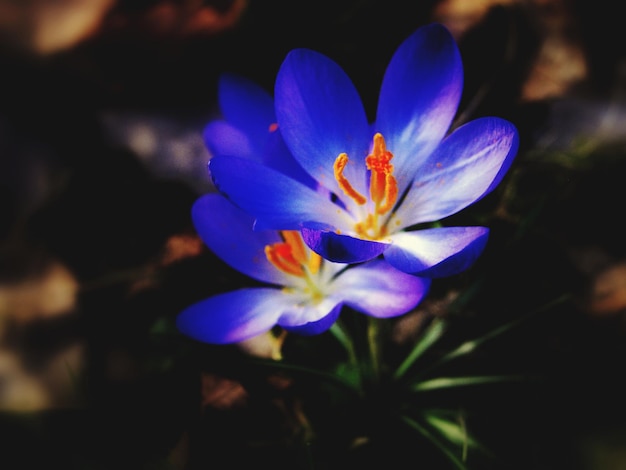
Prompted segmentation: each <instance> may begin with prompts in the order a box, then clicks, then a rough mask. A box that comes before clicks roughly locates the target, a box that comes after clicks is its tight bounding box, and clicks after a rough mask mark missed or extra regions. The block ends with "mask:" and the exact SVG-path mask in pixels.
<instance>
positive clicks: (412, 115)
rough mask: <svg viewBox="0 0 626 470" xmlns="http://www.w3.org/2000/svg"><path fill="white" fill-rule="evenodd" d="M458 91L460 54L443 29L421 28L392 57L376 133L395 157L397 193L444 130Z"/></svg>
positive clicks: (378, 112) (377, 117)
mask: <svg viewBox="0 0 626 470" xmlns="http://www.w3.org/2000/svg"><path fill="white" fill-rule="evenodd" d="M462 88H463V66H462V63H461V57H460V54H459V50H458V48H457V45H456V43H455V41H454V38H453V37H452V35H451V34H450V33H449V32H448V30H447V29H445V28H444V27H443V26H442V25H439V24H431V25H427V26H424V27H422V28H419V29H418V30H417V31H416V32H415V33H413V34H412V35H411V36H409V37H408V38H407V39H406V40H405V41H404V42H403V43H402V44H401V45H400V47H398V49H397V50H396V52H395V53H394V55H393V57H392V59H391V62H390V63H389V66H388V67H387V70H386V72H385V76H384V79H383V83H382V87H381V91H380V97H379V101H378V111H377V114H376V130H377V131H378V132H381V133H382V134H383V136H384V137H385V139H386V141H387V148H388V149H389V150H390V151H391V152H392V153H393V154H394V156H395V158H394V166H395V167H396V171H395V175H396V177H397V178H398V183H399V185H400V188H404V187H406V184H407V183H408V181H407V179H408V180H410V178H412V176H413V175H414V174H415V171H416V169H417V168H418V166H419V165H420V164H421V162H423V161H424V159H425V158H426V157H427V156H428V155H429V154H430V152H432V150H433V149H434V148H435V146H436V145H437V144H438V143H439V142H440V141H441V139H442V138H443V137H444V135H445V134H446V132H447V131H448V129H449V127H450V124H451V122H452V119H453V118H454V115H455V114H456V111H457V107H458V104H459V100H460V98H461V92H462Z"/></svg>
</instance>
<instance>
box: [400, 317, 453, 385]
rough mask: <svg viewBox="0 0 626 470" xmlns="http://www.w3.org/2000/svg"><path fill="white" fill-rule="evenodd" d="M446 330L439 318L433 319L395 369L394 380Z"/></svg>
mask: <svg viewBox="0 0 626 470" xmlns="http://www.w3.org/2000/svg"><path fill="white" fill-rule="evenodd" d="M445 328H446V324H445V322H444V320H442V319H440V318H436V319H434V320H433V321H432V322H431V323H430V325H429V326H428V328H427V329H426V331H425V332H424V334H423V335H422V336H421V337H420V338H419V339H418V341H417V342H416V343H415V346H414V347H413V349H412V350H411V352H410V353H409V354H408V355H407V357H406V359H405V360H404V361H403V362H402V364H400V366H399V367H398V368H397V369H396V371H395V373H394V374H393V377H394V378H395V379H399V378H401V377H402V376H403V375H404V374H405V372H406V371H407V370H408V369H409V368H410V367H411V366H412V365H413V363H414V362H415V361H416V360H417V359H418V358H419V357H420V356H421V355H422V354H424V352H425V351H427V350H428V348H430V347H431V346H432V345H433V344H434V343H435V342H436V341H437V340H438V339H439V338H441V336H442V335H443V333H444V331H445Z"/></svg>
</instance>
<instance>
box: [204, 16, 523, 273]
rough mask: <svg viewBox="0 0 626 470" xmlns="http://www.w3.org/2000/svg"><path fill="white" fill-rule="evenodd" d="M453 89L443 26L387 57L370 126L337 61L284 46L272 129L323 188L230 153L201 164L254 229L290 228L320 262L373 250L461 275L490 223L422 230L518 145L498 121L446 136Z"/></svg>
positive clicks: (486, 187)
mask: <svg viewBox="0 0 626 470" xmlns="http://www.w3.org/2000/svg"><path fill="white" fill-rule="evenodd" d="M462 82H463V68H462V63H461V57H460V53H459V50H458V47H457V45H456V43H455V42H454V39H453V38H452V36H451V35H450V33H449V32H448V30H447V29H445V28H444V27H443V26H442V25H439V24H431V25H427V26H424V27H422V28H419V29H418V30H417V31H416V32H415V33H413V34H412V35H411V36H410V37H409V38H407V39H406V40H405V41H404V42H403V43H402V44H401V45H400V47H399V48H398V49H397V51H396V52H395V53H394V55H393V57H392V59H391V62H390V63H389V65H388V67H387V70H386V73H385V76H384V79H383V83H382V87H381V91H380V96H379V101H378V110H377V115H376V121H375V122H374V123H373V124H370V123H368V120H367V117H366V113H365V110H364V107H363V104H362V102H361V99H360V97H359V95H358V93H357V91H356V89H355V87H354V85H353V83H352V82H351V81H350V79H349V78H348V76H347V75H346V74H345V73H344V71H343V70H342V69H341V68H340V67H339V66H338V65H337V64H336V63H334V62H333V61H332V60H330V59H329V58H327V57H325V56H324V55H322V54H319V53H317V52H314V51H311V50H307V49H296V50H293V51H291V52H290V53H289V54H288V55H287V57H286V58H285V60H284V62H283V64H282V66H281V67H280V70H279V73H278V76H277V79H276V84H275V90H274V95H275V96H274V100H275V112H276V117H277V123H278V129H279V130H280V134H281V136H282V139H284V142H285V143H286V145H287V147H288V148H289V150H290V152H291V154H292V155H293V157H294V158H295V160H297V161H298V162H299V164H300V165H301V166H302V168H304V169H305V170H306V171H307V172H308V173H309V175H311V176H312V177H313V179H314V180H315V181H317V182H318V184H319V185H320V186H322V187H323V188H326V191H319V190H313V189H311V188H310V187H308V186H306V185H304V184H302V183H301V182H299V181H297V180H295V179H294V178H290V177H288V176H286V175H285V174H284V173H280V172H277V171H276V170H275V169H272V168H270V167H268V166H267V165H263V164H260V163H258V162H255V161H251V160H249V159H244V158H240V157H238V156H237V155H236V154H235V153H233V154H231V155H228V156H217V157H216V158H213V159H212V160H211V161H210V163H209V165H210V166H209V169H210V172H211V174H212V178H213V181H214V183H215V184H216V186H217V188H218V189H219V190H220V191H221V192H222V193H223V194H225V195H227V196H228V197H229V198H230V199H231V200H232V201H233V202H234V203H235V204H237V205H238V206H239V207H241V208H243V209H244V210H246V211H247V212H249V213H250V214H252V215H253V216H254V217H255V219H256V228H257V229H262V228H272V229H280V230H299V231H300V232H301V234H302V236H303V239H304V240H305V242H306V243H307V245H308V246H309V247H310V248H311V249H313V250H314V251H315V252H316V253H318V254H320V255H321V256H322V257H324V258H325V259H328V260H331V261H336V262H344V263H357V262H362V261H367V260H370V259H373V258H376V257H378V256H379V255H381V254H382V255H383V256H384V259H385V260H386V261H387V262H389V263H390V264H392V265H393V266H394V267H396V268H398V269H400V270H401V271H404V272H407V273H412V274H416V275H419V276H427V277H431V278H436V277H443V276H450V275H453V274H456V273H459V272H461V271H463V270H465V269H467V268H468V267H469V266H471V264H472V263H473V262H474V261H475V260H476V259H477V258H478V256H479V255H480V253H481V252H482V251H483V249H484V247H485V244H486V242H487V237H488V233H489V230H488V228H486V227H476V226H467V227H454V226H440V227H432V226H431V225H432V223H433V222H438V221H441V220H442V219H444V218H446V217H448V216H450V215H453V214H455V213H457V212H459V211H460V210H462V209H464V208H466V207H467V206H469V205H470V204H473V203H474V202H476V201H478V200H480V199H481V198H483V197H484V196H485V195H487V194H488V193H489V192H491V191H492V190H493V189H494V188H495V187H496V186H497V185H498V183H499V182H500V181H501V180H502V178H503V177H504V175H505V173H506V171H507V170H508V168H509V167H510V165H511V162H512V160H513V158H514V157H515V154H516V152H517V149H518V134H517V130H516V129H515V127H514V126H513V125H512V124H511V123H510V122H508V121H506V120H504V119H500V118H497V117H482V118H478V119H475V120H473V121H470V122H468V123H466V124H464V125H462V126H461V127H458V128H456V129H454V130H452V131H451V125H452V120H453V118H454V117H455V115H456V112H457V108H458V105H459V101H460V97H461V92H462V85H463V83H462ZM328 194H332V197H328ZM429 224H431V225H429ZM417 228H419V229H417Z"/></svg>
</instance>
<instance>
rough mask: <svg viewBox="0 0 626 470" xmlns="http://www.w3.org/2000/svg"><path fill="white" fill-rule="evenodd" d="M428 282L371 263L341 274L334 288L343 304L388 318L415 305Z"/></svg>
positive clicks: (389, 267) (383, 263) (402, 312)
mask: <svg viewBox="0 0 626 470" xmlns="http://www.w3.org/2000/svg"><path fill="white" fill-rule="evenodd" d="M430 283H431V281H430V279H426V278H421V277H417V276H413V275H410V274H406V273H403V272H401V271H398V270H397V269H395V268H394V267H392V266H391V265H389V264H388V263H386V262H385V261H381V260H374V261H372V262H370V263H366V264H362V265H359V266H355V267H353V268H350V269H348V270H347V271H345V272H343V273H342V274H341V276H339V277H338V278H337V280H336V281H335V286H334V287H335V291H336V292H338V293H340V295H341V297H342V298H343V300H344V302H345V304H346V305H348V306H350V307H352V308H353V309H355V310H358V311H360V312H362V313H365V314H367V315H370V316H373V317H378V318H388V317H394V316H397V315H402V314H405V313H406V312H408V311H409V310H411V309H412V308H414V307H415V306H417V304H419V303H420V301H421V300H422V299H423V298H424V296H425V295H426V294H427V292H428V290H429V288H430Z"/></svg>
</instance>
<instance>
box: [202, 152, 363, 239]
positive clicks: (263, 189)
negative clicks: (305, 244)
mask: <svg viewBox="0 0 626 470" xmlns="http://www.w3.org/2000/svg"><path fill="white" fill-rule="evenodd" d="M209 170H210V172H211V175H212V177H213V182H214V184H215V186H216V187H217V188H218V189H219V191H220V192H222V193H223V194H225V195H226V196H227V197H228V198H229V199H230V200H231V201H232V202H234V203H235V204H236V205H237V206H239V207H241V208H242V209H244V210H245V211H246V212H248V213H250V214H252V215H253V216H254V217H255V218H257V219H258V220H257V228H261V227H262V228H268V229H277V230H299V229H300V226H301V224H302V222H303V221H309V220H323V221H326V222H328V223H329V224H333V225H334V226H337V227H339V228H344V227H348V226H349V225H348V224H350V223H351V219H350V217H349V215H348V214H347V213H346V212H345V211H344V210H342V209H341V208H340V207H339V206H338V205H336V204H334V203H333V202H331V200H330V199H329V198H328V197H327V196H326V195H324V194H323V193H321V192H316V191H314V190H312V189H311V188H309V187H307V186H305V185H303V184H301V183H299V182H298V181H296V180H294V179H292V178H289V177H287V176H286V175H284V174H281V173H279V172H277V171H275V170H272V169H271V168H268V167H266V166H264V165H260V164H258V163H257V162H254V161H250V160H246V159H242V158H236V157H219V156H218V157H215V158H212V159H211V160H210V161H209Z"/></svg>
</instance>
